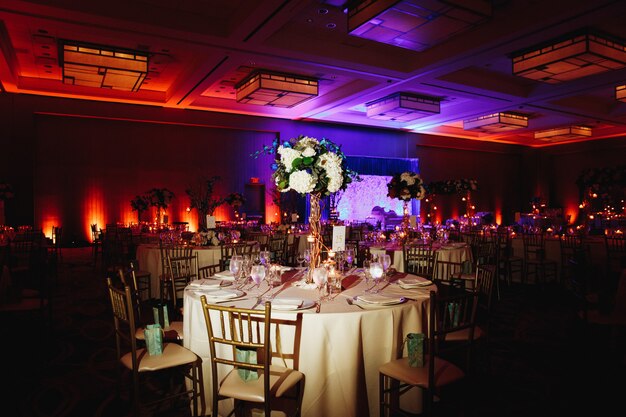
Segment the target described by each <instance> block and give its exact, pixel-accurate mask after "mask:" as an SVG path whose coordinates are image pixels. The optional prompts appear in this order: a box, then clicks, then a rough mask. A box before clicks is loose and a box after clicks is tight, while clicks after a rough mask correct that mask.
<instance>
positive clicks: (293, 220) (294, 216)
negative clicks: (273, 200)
mask: <svg viewBox="0 0 626 417" xmlns="http://www.w3.org/2000/svg"><path fill="white" fill-rule="evenodd" d="M291 223H298V213H292V214H291Z"/></svg>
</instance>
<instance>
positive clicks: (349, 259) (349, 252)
mask: <svg viewBox="0 0 626 417" xmlns="http://www.w3.org/2000/svg"><path fill="white" fill-rule="evenodd" d="M345 258H346V264H347V265H348V270H350V269H352V264H353V263H354V249H346V253H345Z"/></svg>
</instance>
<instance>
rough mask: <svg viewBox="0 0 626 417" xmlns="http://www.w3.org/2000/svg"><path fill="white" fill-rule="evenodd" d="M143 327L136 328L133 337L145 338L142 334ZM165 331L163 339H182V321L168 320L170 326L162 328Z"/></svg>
mask: <svg viewBox="0 0 626 417" xmlns="http://www.w3.org/2000/svg"><path fill="white" fill-rule="evenodd" d="M143 330H144V328H143V327H139V328H137V330H136V331H135V339H137V340H145V339H146V338H145V336H144V334H143ZM164 331H165V339H170V340H172V339H176V340H184V339H185V338H184V337H183V322H182V321H172V322H170V327H168V328H166V329H164Z"/></svg>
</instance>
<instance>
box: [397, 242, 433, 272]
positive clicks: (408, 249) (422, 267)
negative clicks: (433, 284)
mask: <svg viewBox="0 0 626 417" xmlns="http://www.w3.org/2000/svg"><path fill="white" fill-rule="evenodd" d="M402 251H403V254H404V272H406V273H409V274H414V275H419V276H423V277H426V278H428V279H431V278H432V277H433V272H434V268H435V254H436V252H435V251H434V250H433V248H432V246H430V245H422V244H417V245H414V244H409V245H404V247H403V248H402Z"/></svg>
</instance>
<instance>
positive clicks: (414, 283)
mask: <svg viewBox="0 0 626 417" xmlns="http://www.w3.org/2000/svg"><path fill="white" fill-rule="evenodd" d="M396 282H397V283H398V285H399V286H400V288H404V289H405V290H406V289H411V288H420V287H428V286H429V285H433V282H432V281H430V280H427V279H425V278H424V279H419V278H402V279H399V280H398V281H396Z"/></svg>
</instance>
